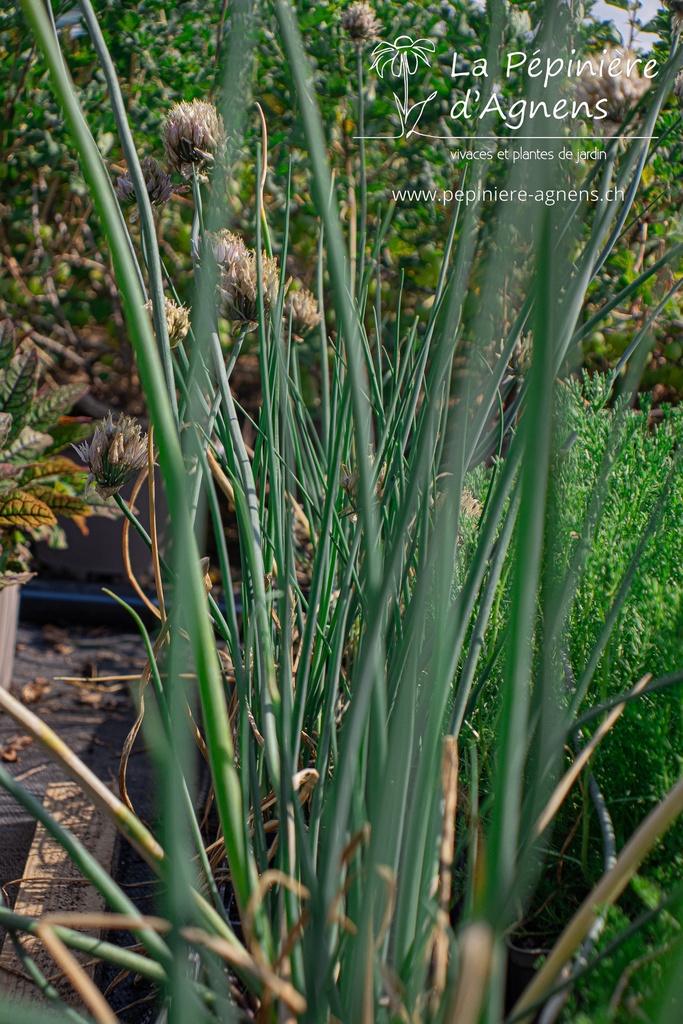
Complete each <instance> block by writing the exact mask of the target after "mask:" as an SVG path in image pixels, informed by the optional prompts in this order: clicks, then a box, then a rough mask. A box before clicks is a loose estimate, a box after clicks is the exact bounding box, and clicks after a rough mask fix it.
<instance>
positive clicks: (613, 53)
mask: <svg viewBox="0 0 683 1024" xmlns="http://www.w3.org/2000/svg"><path fill="white" fill-rule="evenodd" d="M629 62H632V63H631V64H630V67H629ZM598 67H600V61H598V63H597V64H593V63H592V62H591V66H590V67H585V68H584V69H583V71H582V73H581V76H580V78H579V79H578V81H577V84H576V99H577V100H578V102H579V103H587V104H588V106H589V107H592V108H595V106H596V104H597V103H598V102H600V101H602V103H601V107H600V108H598V109H606V111H607V118H606V119H605V118H601V119H596V121H595V125H596V127H597V126H599V125H602V126H603V128H604V132H605V135H614V133H615V132H616V131H617V130H618V128H619V125H620V124H621V123H622V121H623V120H624V119H625V118H626V117H627V115H628V114H629V113H630V112H631V111H632V110H633V108H634V107H635V106H636V105H637V104H638V103H639V101H640V100H641V99H642V97H643V96H644V95H645V93H646V92H647V90H648V89H649V88H650V81H649V79H647V78H644V77H643V76H642V75H641V74H640V72H639V71H638V65H637V64H636V63H635V55H634V54H633V53H630V52H629V51H628V50H626V51H625V52H624V53H622V52H621V51H620V50H613V49H608V50H607V51H606V52H605V53H604V60H603V62H602V68H603V74H601V75H599V74H593V73H591V72H592V71H596V70H597V68H598ZM608 69H612V73H611V74H610V73H608ZM629 71H630V74H629Z"/></svg>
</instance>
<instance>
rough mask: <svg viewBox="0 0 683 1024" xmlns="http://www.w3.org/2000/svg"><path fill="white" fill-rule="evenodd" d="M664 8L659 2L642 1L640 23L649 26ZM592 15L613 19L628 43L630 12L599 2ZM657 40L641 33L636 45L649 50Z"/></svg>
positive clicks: (655, 0)
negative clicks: (651, 20) (649, 22)
mask: <svg viewBox="0 0 683 1024" xmlns="http://www.w3.org/2000/svg"><path fill="white" fill-rule="evenodd" d="M662 6H663V4H661V3H660V2H659V0H641V5H640V14H639V18H640V21H644V22H645V23H646V24H647V22H648V21H650V19H651V18H653V17H654V16H655V14H656V13H657V11H658V10H659V9H660V8H661V7H662ZM592 13H593V14H594V15H595V16H596V17H598V18H605V19H607V18H611V19H612V21H613V22H614V23H615V25H616V26H617V28H618V29H619V31H620V32H621V34H622V35H623V36H624V41H628V34H629V25H628V11H622V10H620V9H619V8H618V7H613V6H612V5H611V4H608V3H605V0H599V2H598V3H596V4H595V6H594V7H593V10H592ZM656 38H657V37H656V36H651V35H645V34H644V33H641V34H640V35H639V37H638V38H637V39H636V45H637V46H639V47H640V48H642V49H648V48H649V46H650V44H651V43H652V42H653V41H654V40H655V39H656Z"/></svg>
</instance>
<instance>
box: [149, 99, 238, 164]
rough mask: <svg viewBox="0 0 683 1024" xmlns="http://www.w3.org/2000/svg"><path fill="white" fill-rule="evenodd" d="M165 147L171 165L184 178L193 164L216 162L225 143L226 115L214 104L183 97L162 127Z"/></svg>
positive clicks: (172, 108) (172, 109)
mask: <svg viewBox="0 0 683 1024" xmlns="http://www.w3.org/2000/svg"><path fill="white" fill-rule="evenodd" d="M162 139H163V143H164V150H165V152H166V156H167V158H168V162H169V163H170V165H171V167H172V168H173V169H174V170H175V171H178V172H179V173H180V174H182V176H183V177H184V178H189V177H191V176H192V167H193V165H194V166H197V167H200V166H201V165H202V164H203V163H206V162H209V163H213V162H214V159H215V156H216V154H218V153H219V152H220V150H221V149H222V148H223V145H224V143H225V128H224V126H223V118H222V117H221V115H220V114H219V113H218V111H217V110H216V108H215V107H214V105H213V103H205V102H204V100H192V102H191V103H187V102H186V101H185V100H183V101H182V102H181V103H176V104H175V106H174V107H171V110H170V112H169V115H168V117H167V118H166V121H165V122H164V127H163V129H162Z"/></svg>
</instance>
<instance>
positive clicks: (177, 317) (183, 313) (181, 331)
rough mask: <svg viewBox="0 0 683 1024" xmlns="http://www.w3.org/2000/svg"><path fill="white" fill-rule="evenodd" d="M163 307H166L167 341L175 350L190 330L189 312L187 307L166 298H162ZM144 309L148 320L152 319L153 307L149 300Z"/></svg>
mask: <svg viewBox="0 0 683 1024" xmlns="http://www.w3.org/2000/svg"><path fill="white" fill-rule="evenodd" d="M164 305H165V307H166V327H167V329H168V340H169V342H170V344H171V348H177V346H178V345H179V344H180V342H181V341H183V339H184V338H185V337H186V335H187V332H188V331H189V329H190V311H189V309H188V308H187V306H179V305H178V304H177V303H175V302H174V301H173V299H169V298H168V297H167V296H164ZM145 309H146V310H147V312H148V313H149V316H150V319H152V314H153V311H154V306H153V304H152V300H151V299H150V300H149V302H146V303H145Z"/></svg>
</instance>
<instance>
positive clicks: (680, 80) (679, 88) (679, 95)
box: [674, 71, 683, 107]
mask: <svg viewBox="0 0 683 1024" xmlns="http://www.w3.org/2000/svg"><path fill="white" fill-rule="evenodd" d="M674 96H675V97H676V99H677V100H678V102H679V103H680V104H681V106H682V107H683V71H679V72H678V74H677V75H676V81H675V82H674Z"/></svg>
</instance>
